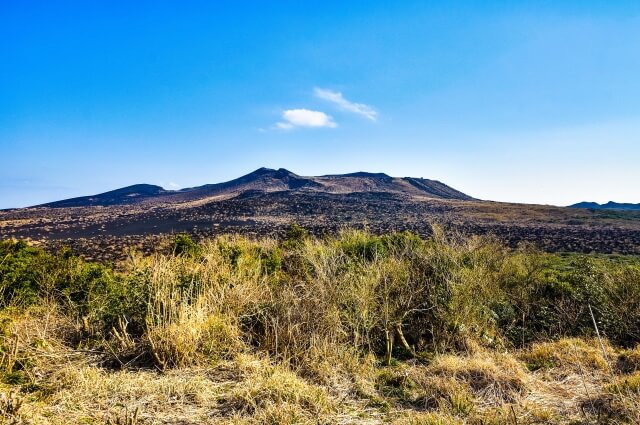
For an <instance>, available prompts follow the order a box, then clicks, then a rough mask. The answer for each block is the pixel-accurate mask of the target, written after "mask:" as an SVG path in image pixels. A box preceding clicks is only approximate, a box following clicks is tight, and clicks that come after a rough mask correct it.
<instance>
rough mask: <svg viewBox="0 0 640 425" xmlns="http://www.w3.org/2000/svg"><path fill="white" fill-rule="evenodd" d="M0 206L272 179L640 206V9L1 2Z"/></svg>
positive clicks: (572, 4)
mask: <svg viewBox="0 0 640 425" xmlns="http://www.w3.org/2000/svg"><path fill="white" fill-rule="evenodd" d="M0 159H1V161H0V165H1V166H0V208H7V207H20V206H27V205H33V204H37V203H42V202H47V201H53V200H58V199H62V198H67V197H72V196H80V195H88V194H93V193H98V192H103V191H106V190H110V189H114V188H117V187H121V186H126V185H130V184H135V183H152V184H159V185H162V186H164V187H166V188H178V187H189V186H195V185H201V184H205V183H215V182H219V181H224V180H228V179H231V178H235V177H238V176H240V175H242V174H245V173H247V172H250V171H252V170H253V169H255V168H258V167H261V166H266V167H272V168H280V167H284V168H287V169H290V170H291V171H294V172H296V173H298V174H302V175H318V174H334V173H342V172H353V171H371V172H386V173H387V174H390V175H394V176H414V177H425V178H433V179H438V180H441V181H443V182H445V183H447V184H449V185H451V186H453V187H454V188H456V189H459V190H461V191H463V192H466V193H468V194H470V195H472V196H474V197H478V198H483V199H491V200H498V201H514V202H527V203H543V204H555V205H567V204H571V203H574V202H578V201H583V200H589V201H599V202H605V201H608V200H615V201H619V202H640V2H638V1H637V0H634V1H623V0H618V1H615V2H612V1H589V0H582V1H561V2H559V1H527V2H525V1H521V2H514V1H482V2H478V1H473V2H471V1H469V2H462V1H458V2H444V1H443V2H435V1H433V2H427V1H415V2H414V1H398V2H390V1H348V2H345V1H329V0H323V1H318V2H315V1H299V0H296V1H254V2H242V1H210V2H204V1H203V2H191V1H174V2H162V1H149V2H144V1H127V2H124V1H122V2H118V1H104V2H100V1H97V2H80V1H77V2H65V1H55V2H52V1H40V2H34V1H29V0H24V1H2V2H0Z"/></svg>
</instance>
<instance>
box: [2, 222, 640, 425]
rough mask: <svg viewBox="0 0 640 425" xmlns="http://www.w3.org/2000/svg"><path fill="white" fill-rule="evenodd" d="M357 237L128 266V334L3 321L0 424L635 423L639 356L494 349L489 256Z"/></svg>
mask: <svg viewBox="0 0 640 425" xmlns="http://www.w3.org/2000/svg"><path fill="white" fill-rule="evenodd" d="M372 241H373V242H376V239H374V238H370V237H368V236H367V235H366V234H364V233H359V232H345V233H344V234H343V235H342V236H341V239H339V240H338V239H336V240H329V241H318V240H315V239H307V240H302V241H298V243H297V244H296V245H294V246H293V247H292V248H290V249H289V251H288V252H287V253H286V254H283V253H282V252H281V251H280V246H279V245H278V244H277V243H276V242H275V241H272V240H262V241H252V240H249V239H245V238H239V237H222V238H218V239H216V240H213V241H208V242H205V243H204V244H203V245H201V246H200V248H199V249H200V251H199V252H198V255H192V256H188V255H177V256H156V257H147V258H141V257H133V258H132V260H131V263H130V264H129V265H128V266H127V267H128V269H127V272H128V273H131V274H132V275H134V276H136V278H137V279H139V282H142V283H141V284H140V289H141V294H143V296H144V299H143V303H142V304H141V305H143V306H144V308H142V307H141V310H143V311H141V312H140V316H141V318H139V319H138V329H137V331H136V330H131V329H129V328H128V322H127V319H126V318H125V317H123V318H122V319H121V320H119V321H118V322H117V325H115V326H114V327H113V329H111V331H110V332H109V331H107V332H99V331H96V327H97V325H96V323H93V322H91V321H90V320H89V319H86V318H83V317H76V316H78V315H74V314H69V313H68V312H65V311H64V306H63V305H61V304H60V303H58V304H55V303H54V304H52V303H46V302H43V303H42V304H41V305H40V306H37V307H32V308H27V309H17V308H16V309H5V310H3V311H2V312H1V313H0V348H1V350H2V351H1V354H2V357H1V358H0V368H1V369H2V374H1V376H2V383H1V384H0V418H1V419H2V422H0V423H15V424H20V423H30V424H52V425H54V424H55V425H58V424H68V423H73V424H76V423H78V424H114V425H115V424H118V425H141V424H201V423H203V424H207V423H210V424H216V423H236V424H262V423H270V424H289V423H301V424H318V423H322V424H335V423H338V424H347V423H369V424H379V423H380V424H381V423H393V424H478V425H480V424H482V425H488V424H540V423H549V424H564V423H572V422H573V423H598V422H599V423H640V405H639V403H640V402H639V400H640V397H639V396H640V347H636V348H635V349H626V350H625V349H620V348H616V347H614V346H612V345H609V344H608V343H607V342H606V341H605V350H606V356H605V355H603V353H602V351H601V349H600V346H599V343H598V341H597V340H590V339H580V338H565V339H560V340H558V341H549V342H539V343H534V344H532V345H530V346H528V347H527V348H524V349H521V350H517V351H508V350H507V349H506V348H505V347H509V345H508V344H505V343H504V341H503V340H501V338H500V337H499V335H498V334H497V328H496V326H495V323H494V322H491V315H490V313H489V312H488V309H486V308H484V307H483V305H482V302H475V301H476V300H478V299H480V300H483V302H484V301H486V300H492V299H493V298H494V295H495V292H493V291H495V284H492V276H495V274H492V270H494V271H495V270H499V269H500V268H499V267H497V266H496V265H498V264H500V261H501V258H500V256H501V255H502V254H501V253H500V252H494V251H495V250H494V249H493V245H491V244H484V243H483V242H482V241H480V240H478V239H472V240H467V241H460V240H454V241H449V240H447V239H446V237H445V236H444V235H443V234H436V235H435V237H434V239H432V240H431V241H429V242H428V243H426V244H425V245H423V246H422V248H421V249H420V250H419V252H418V253H416V252H410V251H403V252H401V253H392V254H390V255H388V256H387V257H382V256H380V255H379V253H378V251H376V250H377V249H379V245H375V244H373V245H371V242H372ZM377 242H380V241H379V240H377ZM409 242H410V240H409ZM394 249H406V250H410V249H411V247H410V246H409V248H407V247H406V246H405V247H404V248H394ZM281 255H289V256H290V257H289V258H287V260H288V262H287V267H289V269H288V270H286V276H285V277H283V275H285V272H284V271H283V270H282V269H280V268H278V267H272V266H273V265H274V264H280V263H278V261H279V260H280V259H281V258H280V257H279V256H281ZM364 257H367V259H366V260H364V259H363V258H364ZM407 258H411V261H409V260H407ZM412 261H413V263H412ZM418 266H420V267H418ZM267 269H268V271H266V270H267ZM425 282H427V283H428V285H427V283H425ZM438 285H440V286H438ZM417 294H420V296H418V295H417ZM442 300H445V301H442ZM469 300H471V301H472V302H470V301H469ZM441 301H442V302H441ZM439 302H441V303H440V304H439ZM118 317H119V316H118ZM110 323H112V322H110ZM431 325H433V326H431ZM110 326H111V325H110ZM427 326H431V329H423V328H426V327H427ZM436 326H437V327H436ZM425 330H426V331H427V332H425ZM429 333H430V335H431V336H432V337H433V338H432V339H433V343H431V342H430V343H429V344H425V343H424V342H421V337H422V336H424V335H428V334H429ZM405 334H406V335H407V336H408V338H407V339H408V340H409V341H410V342H408V341H407V339H405ZM385 347H386V348H385ZM430 348H433V351H431V352H428V351H427V350H429V349H430ZM394 357H395V358H394ZM114 359H116V360H117V361H115V362H114V361H113V360H114ZM107 360H109V361H107ZM114 365H116V366H117V367H114Z"/></svg>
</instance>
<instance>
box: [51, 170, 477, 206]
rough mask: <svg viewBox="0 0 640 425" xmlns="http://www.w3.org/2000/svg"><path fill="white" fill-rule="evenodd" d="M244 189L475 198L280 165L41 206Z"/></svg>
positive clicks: (392, 180) (438, 186)
mask: <svg viewBox="0 0 640 425" xmlns="http://www.w3.org/2000/svg"><path fill="white" fill-rule="evenodd" d="M245 192H263V193H270V192H295V193H300V192H302V193H311V194H312V193H330V194H331V193H332V194H351V193H372V192H375V193H387V194H395V195H405V196H411V197H420V198H435V199H452V200H466V201H470V200H474V198H472V197H470V196H468V195H466V194H464V193H462V192H460V191H457V190H455V189H453V188H451V187H449V186H447V185H446V184H444V183H441V182H439V181H437V180H428V179H422V178H414V177H391V176H389V175H387V174H384V173H367V172H362V171H360V172H355V173H349V174H333V175H324V176H317V177H313V176H311V177H308V176H300V175H297V174H295V173H292V172H291V171H289V170H286V169H284V168H280V169H277V170H275V169H271V168H264V167H263V168H259V169H257V170H255V171H253V172H251V173H249V174H247V175H244V176H242V177H239V178H237V179H233V180H230V181H227V182H223V183H215V184H205V185H203V186H197V187H191V188H186V189H181V190H166V189H164V188H162V187H160V186H154V185H148V184H138V185H133V186H127V187H124V188H121V189H116V190H112V191H109V192H105V193H101V194H98V195H92V196H82V197H79V198H72V199H66V200H62V201H57V202H50V203H47V204H43V205H39V206H40V207H49V208H65V207H89V206H112V205H129V204H138V203H160V204H163V203H169V204H170V203H183V202H193V201H203V202H206V201H208V200H211V201H213V200H215V199H220V198H222V197H224V198H230V197H234V196H237V195H240V194H242V193H245Z"/></svg>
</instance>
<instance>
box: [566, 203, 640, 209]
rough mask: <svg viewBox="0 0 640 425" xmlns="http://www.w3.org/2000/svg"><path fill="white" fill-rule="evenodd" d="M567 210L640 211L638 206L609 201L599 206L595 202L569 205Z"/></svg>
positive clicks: (639, 205)
mask: <svg viewBox="0 0 640 425" xmlns="http://www.w3.org/2000/svg"><path fill="white" fill-rule="evenodd" d="M569 208H589V209H592V210H637V211H640V204H623V203H618V202H613V201H609V202H607V203H606V204H599V203H597V202H579V203H577V204H573V205H569Z"/></svg>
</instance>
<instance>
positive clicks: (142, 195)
mask: <svg viewBox="0 0 640 425" xmlns="http://www.w3.org/2000/svg"><path fill="white" fill-rule="evenodd" d="M167 192H168V191H166V190H164V189H163V188H162V187H160V186H155V185H152V184H134V185H132V186H127V187H123V188H120V189H116V190H111V191H109V192H104V193H100V194H98V195H92V196H80V197H78V198H71V199H65V200H62V201H56V202H50V203H48V204H44V205H41V206H43V207H51V208H66V207H88V206H104V207H106V206H111V205H126V204H132V203H137V202H139V201H141V200H143V199H148V198H153V197H157V196H160V195H162V194H164V193H167Z"/></svg>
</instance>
